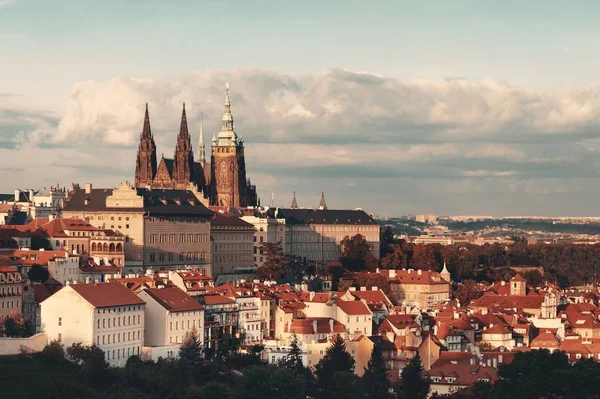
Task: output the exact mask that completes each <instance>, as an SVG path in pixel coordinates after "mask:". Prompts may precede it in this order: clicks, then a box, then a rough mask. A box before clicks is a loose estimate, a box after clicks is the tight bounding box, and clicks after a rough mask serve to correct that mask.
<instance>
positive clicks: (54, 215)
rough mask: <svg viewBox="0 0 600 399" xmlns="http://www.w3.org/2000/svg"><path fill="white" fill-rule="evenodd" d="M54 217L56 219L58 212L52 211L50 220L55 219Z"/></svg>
mask: <svg viewBox="0 0 600 399" xmlns="http://www.w3.org/2000/svg"><path fill="white" fill-rule="evenodd" d="M54 219H56V213H51V214H50V215H49V216H48V220H49V221H52V220H54Z"/></svg>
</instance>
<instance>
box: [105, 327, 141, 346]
mask: <svg viewBox="0 0 600 399" xmlns="http://www.w3.org/2000/svg"><path fill="white" fill-rule="evenodd" d="M135 336H136V331H128V332H127V339H125V333H124V332H123V333H115V334H112V342H111V340H110V338H111V337H110V334H103V335H98V336H96V345H101V344H102V345H110V344H111V343H112V344H117V343H121V342H130V341H135V340H136V338H135ZM141 337H142V333H141V330H137V340H138V341H139V340H140V339H141ZM100 338H102V339H100Z"/></svg>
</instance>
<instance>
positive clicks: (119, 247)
mask: <svg viewBox="0 0 600 399" xmlns="http://www.w3.org/2000/svg"><path fill="white" fill-rule="evenodd" d="M122 251H123V245H121V243H118V244H117V252H122Z"/></svg>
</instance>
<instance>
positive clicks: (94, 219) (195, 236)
mask: <svg viewBox="0 0 600 399" xmlns="http://www.w3.org/2000/svg"><path fill="white" fill-rule="evenodd" d="M206 205H207V200H206V199H205V198H204V197H203V196H202V193H201V192H199V191H198V190H196V189H194V188H193V187H192V189H191V190H155V189H149V188H137V189H136V188H134V187H132V186H130V185H129V183H128V182H123V183H121V185H120V187H119V188H116V189H93V188H92V186H91V184H87V185H86V187H85V189H79V188H76V189H74V190H73V191H72V192H70V193H69V197H68V199H67V201H66V202H65V206H64V209H63V212H62V215H63V217H64V218H78V219H83V220H85V221H86V222H88V223H89V224H91V225H93V226H96V227H98V228H100V229H107V228H110V229H111V230H114V231H115V232H116V233H119V234H121V235H123V236H124V239H125V244H124V249H125V272H132V273H136V274H139V275H143V274H144V272H145V269H146V268H147V267H152V268H154V269H156V270H173V269H185V268H190V269H194V270H203V271H204V272H205V273H210V219H211V218H212V216H213V212H212V211H211V210H210V209H208V208H207V207H206ZM94 238H96V237H94Z"/></svg>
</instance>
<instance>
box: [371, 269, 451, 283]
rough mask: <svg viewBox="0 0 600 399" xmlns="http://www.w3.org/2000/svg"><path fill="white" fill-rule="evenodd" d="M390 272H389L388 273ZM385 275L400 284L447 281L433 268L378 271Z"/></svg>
mask: <svg viewBox="0 0 600 399" xmlns="http://www.w3.org/2000/svg"><path fill="white" fill-rule="evenodd" d="M390 272H391V273H390ZM379 273H380V274H383V275H384V276H385V277H387V278H390V279H392V280H394V281H397V282H398V283H400V284H426V285H440V284H446V285H448V284H449V283H448V282H447V281H446V280H444V279H443V278H442V277H441V276H440V274H439V273H438V272H435V271H433V270H413V269H398V270H389V269H384V270H380V271H379Z"/></svg>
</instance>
